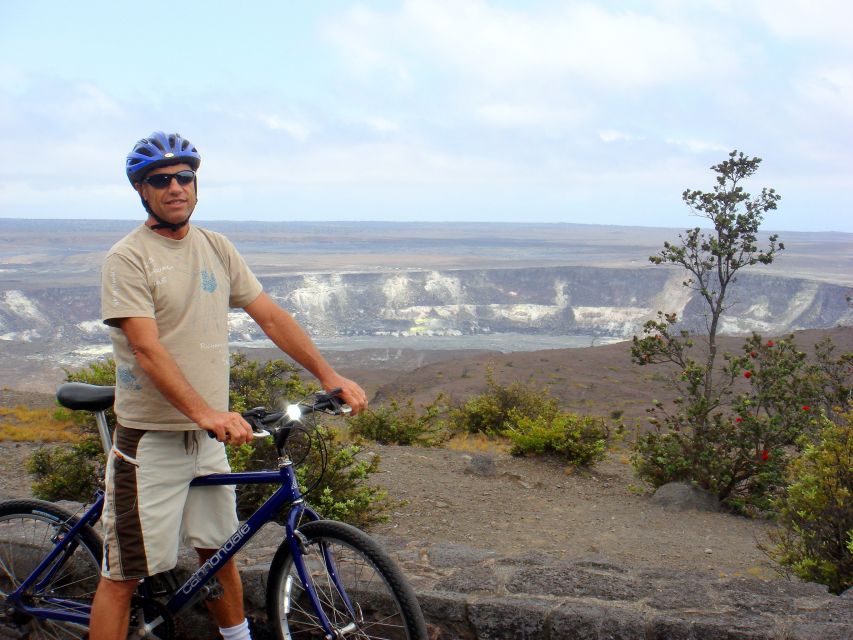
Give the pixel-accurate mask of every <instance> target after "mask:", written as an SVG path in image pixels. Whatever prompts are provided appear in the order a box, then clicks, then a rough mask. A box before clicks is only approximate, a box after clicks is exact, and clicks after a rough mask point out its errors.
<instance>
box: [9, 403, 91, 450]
mask: <svg viewBox="0 0 853 640" xmlns="http://www.w3.org/2000/svg"><path fill="white" fill-rule="evenodd" d="M79 439H80V435H79V432H78V429H77V426H76V425H75V424H74V423H73V422H72V421H71V420H67V419H64V418H62V417H61V414H59V415H57V411H56V409H30V408H28V407H24V406H21V405H19V406H17V407H12V408H9V407H0V442H6V441H11V442H76V441H77V440H79Z"/></svg>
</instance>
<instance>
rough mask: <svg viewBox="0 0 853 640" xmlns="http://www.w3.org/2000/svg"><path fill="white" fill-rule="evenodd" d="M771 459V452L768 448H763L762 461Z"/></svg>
mask: <svg viewBox="0 0 853 640" xmlns="http://www.w3.org/2000/svg"><path fill="white" fill-rule="evenodd" d="M769 459H770V452H769V451H768V450H767V449H762V450H761V462H767V460H769Z"/></svg>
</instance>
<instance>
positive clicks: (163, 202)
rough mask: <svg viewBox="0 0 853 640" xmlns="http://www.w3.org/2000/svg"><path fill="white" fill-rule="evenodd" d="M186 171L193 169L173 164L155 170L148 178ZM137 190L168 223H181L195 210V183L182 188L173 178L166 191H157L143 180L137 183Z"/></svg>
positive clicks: (184, 165) (186, 165) (184, 164)
mask: <svg viewBox="0 0 853 640" xmlns="http://www.w3.org/2000/svg"><path fill="white" fill-rule="evenodd" d="M186 170H192V167H190V165H188V164H186V163H181V164H173V165H169V166H168V167H159V168H157V169H153V170H151V171H150V172H149V173H148V174H147V175H146V177H149V176H153V175H156V174H161V173H167V174H174V173H177V172H178V171H186ZM136 189H137V191H139V193H140V195H142V197H143V198H144V199H145V201H146V202H147V203H148V206H149V207H151V209H152V211H154V213H156V214H157V215H158V216H160V217H161V218H163V220H165V221H166V222H181V221H182V220H185V219H186V218H187V216H189V215H190V214H191V213H192V212H193V209H195V203H196V193H195V184H194V182H190V183H189V184H187V185H183V186H182V185H180V184H178V181H177V180H175V179H174V178H173V179H172V180H171V181H170V182H169V186H167V187H166V188H165V189H155V188H154V187H152V186H151V185H150V184H148V183H147V182H145V181H144V180H143V181H142V182H139V183H137V185H136Z"/></svg>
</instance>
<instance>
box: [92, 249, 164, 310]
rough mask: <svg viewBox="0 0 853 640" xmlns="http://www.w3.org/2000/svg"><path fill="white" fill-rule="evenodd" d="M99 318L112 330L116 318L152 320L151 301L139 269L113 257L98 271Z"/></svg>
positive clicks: (132, 264)
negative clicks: (99, 291)
mask: <svg viewBox="0 0 853 640" xmlns="http://www.w3.org/2000/svg"><path fill="white" fill-rule="evenodd" d="M101 316H102V318H103V321H104V324H107V325H110V326H115V325H116V322H115V321H116V320H118V319H119V318H154V317H155V316H154V298H153V296H152V295H151V287H150V286H149V284H148V277H147V276H146V274H145V271H144V269H143V268H142V266H141V265H139V264H136V263H135V262H134V261H133V260H130V259H129V258H127V257H126V256H123V255H121V254H117V253H113V254H110V255H108V256H107V257H106V259H105V260H104V266H103V268H102V270H101Z"/></svg>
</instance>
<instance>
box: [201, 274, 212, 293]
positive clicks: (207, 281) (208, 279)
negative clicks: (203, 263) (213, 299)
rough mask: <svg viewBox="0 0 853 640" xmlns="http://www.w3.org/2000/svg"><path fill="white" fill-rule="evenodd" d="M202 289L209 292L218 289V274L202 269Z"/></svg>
mask: <svg viewBox="0 0 853 640" xmlns="http://www.w3.org/2000/svg"><path fill="white" fill-rule="evenodd" d="M201 290H202V291H206V292H207V293H213V292H214V291H216V274H215V273H213V272H212V271H208V270H207V269H202V270H201Z"/></svg>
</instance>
